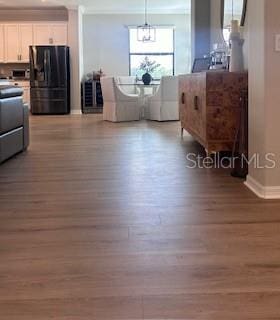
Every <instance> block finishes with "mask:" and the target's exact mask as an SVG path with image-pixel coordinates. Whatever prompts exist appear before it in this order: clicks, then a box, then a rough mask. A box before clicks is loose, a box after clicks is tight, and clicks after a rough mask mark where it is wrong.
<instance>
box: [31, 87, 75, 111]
mask: <svg viewBox="0 0 280 320" xmlns="http://www.w3.org/2000/svg"><path fill="white" fill-rule="evenodd" d="M69 112H70V95H69V91H68V90H67V89H66V88H31V113H32V114H67V113H69Z"/></svg>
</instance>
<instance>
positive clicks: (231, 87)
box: [179, 71, 248, 153]
mask: <svg viewBox="0 0 280 320" xmlns="http://www.w3.org/2000/svg"><path fill="white" fill-rule="evenodd" d="M246 89H248V74H247V73H246V72H242V73H235V72H234V73H231V72H228V71H207V72H202V73H194V74H188V75H182V76H180V77H179V95H180V119H181V126H182V132H183V130H184V129H185V130H186V131H188V132H189V133H190V134H191V135H192V136H193V137H194V138H195V139H196V140H197V141H198V142H199V143H200V144H201V145H202V146H203V147H204V148H205V150H206V152H207V153H212V152H219V151H231V150H232V148H233V144H234V140H235V135H236V131H237V127H238V122H239V119H240V110H241V105H240V98H241V94H242V91H243V90H246Z"/></svg>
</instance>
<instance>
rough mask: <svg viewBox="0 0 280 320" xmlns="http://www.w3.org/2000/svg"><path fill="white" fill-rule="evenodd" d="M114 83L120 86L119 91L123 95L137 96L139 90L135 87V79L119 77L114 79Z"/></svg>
mask: <svg viewBox="0 0 280 320" xmlns="http://www.w3.org/2000/svg"><path fill="white" fill-rule="evenodd" d="M115 79H116V82H117V84H118V85H119V86H120V89H121V91H123V92H124V93H125V94H138V93H139V90H137V87H136V77H132V76H121V77H116V78H115Z"/></svg>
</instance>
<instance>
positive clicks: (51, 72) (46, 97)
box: [29, 46, 70, 114]
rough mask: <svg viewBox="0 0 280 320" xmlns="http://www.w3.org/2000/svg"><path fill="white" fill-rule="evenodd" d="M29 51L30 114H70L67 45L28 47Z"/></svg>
mask: <svg viewBox="0 0 280 320" xmlns="http://www.w3.org/2000/svg"><path fill="white" fill-rule="evenodd" d="M29 54H30V87H31V89H30V98H31V113H32V114H67V113H69V112H70V62H69V47H66V46H31V47H30V48H29Z"/></svg>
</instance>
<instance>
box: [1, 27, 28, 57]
mask: <svg viewBox="0 0 280 320" xmlns="http://www.w3.org/2000/svg"><path fill="white" fill-rule="evenodd" d="M32 44H33V27H32V24H6V25H5V62H10V63H11V62H22V63H23V62H24V63H28V62H29V46H31V45H32Z"/></svg>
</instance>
